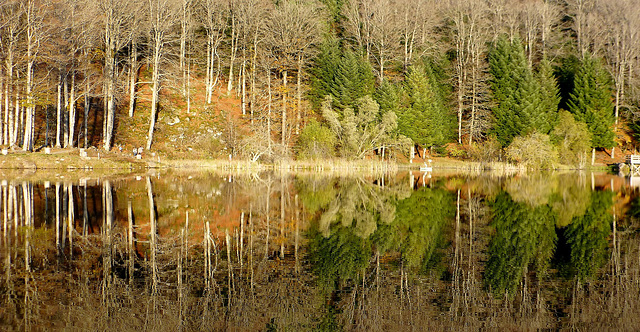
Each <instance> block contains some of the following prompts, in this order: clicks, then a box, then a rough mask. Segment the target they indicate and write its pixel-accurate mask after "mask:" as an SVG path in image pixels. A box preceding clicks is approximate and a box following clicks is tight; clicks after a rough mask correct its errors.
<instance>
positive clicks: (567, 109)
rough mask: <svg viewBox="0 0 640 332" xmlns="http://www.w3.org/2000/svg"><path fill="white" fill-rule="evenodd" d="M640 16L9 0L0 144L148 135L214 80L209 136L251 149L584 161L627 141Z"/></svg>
mask: <svg viewBox="0 0 640 332" xmlns="http://www.w3.org/2000/svg"><path fill="white" fill-rule="evenodd" d="M639 32H640V8H639V7H638V6H637V5H636V4H634V1H631V0H419V1H414V0H147V1H142V0H100V1H98V0H48V1H44V0H4V1H2V2H1V3H0V59H1V60H2V62H1V72H0V78H1V79H0V110H1V111H0V124H1V125H0V145H2V146H8V147H14V148H22V149H23V150H25V151H34V150H38V149H40V148H42V147H44V146H52V147H66V148H73V147H76V146H80V147H87V146H100V147H101V148H103V149H106V150H109V149H111V148H112V147H113V146H114V142H115V141H116V139H117V137H118V135H120V133H121V132H122V131H123V130H124V129H123V128H122V127H120V126H119V123H120V122H122V121H124V120H125V119H126V118H127V117H128V118H132V117H144V119H147V123H148V133H147V135H146V137H145V140H146V148H147V149H151V148H152V147H153V144H154V132H155V131H156V128H157V119H158V117H159V116H160V114H161V113H162V112H163V111H164V110H166V109H169V108H172V107H173V108H175V107H179V108H181V111H182V112H184V114H188V115H190V116H192V117H198V116H210V115H209V114H210V113H205V112H200V110H207V109H213V110H214V111H215V108H216V107H217V106H216V101H215V98H214V96H215V95H216V94H219V93H221V92H224V93H225V94H227V95H228V96H233V97H234V98H237V100H238V105H239V107H238V108H239V109H238V110H237V113H238V114H237V117H238V120H237V121H231V122H229V121H228V122H229V123H228V124H227V125H224V126H219V128H215V129H214V130H211V131H210V134H211V136H212V138H213V139H218V140H220V141H221V145H220V146H226V147H228V148H229V149H230V150H231V152H232V153H233V154H234V155H238V156H244V157H247V158H250V159H253V160H258V159H264V160H273V159H275V158H281V157H292V156H297V157H298V158H330V157H334V156H340V157H345V158H349V159H359V158H364V157H366V156H368V155H371V154H373V153H377V154H379V155H381V156H382V158H385V155H386V156H391V155H396V156H397V155H404V156H407V157H409V158H413V157H414V155H415V153H417V154H418V155H421V156H424V154H425V153H426V150H427V149H429V150H431V152H432V153H446V154H448V155H450V156H453V157H462V156H468V157H470V158H474V159H477V160H481V161H493V160H509V161H515V162H521V163H535V164H537V165H539V164H549V165H552V164H555V163H563V164H580V165H584V164H586V163H587V160H588V159H589V158H588V153H589V152H592V156H591V159H592V160H591V162H592V163H593V158H594V157H593V156H595V151H596V149H600V150H603V149H608V152H607V153H609V154H610V155H611V157H614V155H615V153H616V147H619V148H622V149H631V150H633V149H635V147H634V146H633V138H634V132H635V130H634V129H636V128H640V127H638V122H636V114H637V113H638V107H639V106H640V94H639V91H638V88H637V87H638V79H639V77H640V69H639V68H640V65H639V62H640V57H639V54H640V34H639ZM175 96H178V97H179V98H178V99H180V100H181V101H180V103H179V105H178V104H177V103H176V98H175ZM143 103H145V105H148V107H142V106H141V105H142V104H143ZM219 111H220V110H219ZM229 131H233V132H234V133H236V134H233V135H231V134H229ZM96 133H97V134H96ZM237 133H240V134H237ZM416 148H417V149H416Z"/></svg>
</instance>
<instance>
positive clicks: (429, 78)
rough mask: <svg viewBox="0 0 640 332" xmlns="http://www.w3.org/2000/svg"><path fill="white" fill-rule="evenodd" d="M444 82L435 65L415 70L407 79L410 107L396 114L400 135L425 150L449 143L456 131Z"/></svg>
mask: <svg viewBox="0 0 640 332" xmlns="http://www.w3.org/2000/svg"><path fill="white" fill-rule="evenodd" d="M440 82H441V80H440V79H439V78H438V73H437V72H436V70H434V64H433V63H432V62H429V61H425V62H424V64H422V65H418V66H415V67H412V68H411V69H410V70H409V73H408V75H407V77H406V79H405V93H406V95H407V99H408V106H407V107H406V108H404V109H397V110H396V112H397V114H398V130H399V132H400V134H402V135H405V136H407V137H409V138H411V139H412V140H413V142H414V143H416V144H418V145H421V146H423V147H431V146H436V145H442V144H444V143H446V142H447V141H448V140H449V139H450V137H451V136H452V134H453V131H454V126H455V119H454V115H453V114H452V113H451V112H450V110H449V109H448V108H447V107H446V89H445V88H443V87H442V86H441V85H442V84H441V83H440Z"/></svg>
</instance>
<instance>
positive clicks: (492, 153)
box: [469, 136, 502, 163]
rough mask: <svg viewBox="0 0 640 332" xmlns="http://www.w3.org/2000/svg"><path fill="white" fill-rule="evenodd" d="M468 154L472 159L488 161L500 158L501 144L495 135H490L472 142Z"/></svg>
mask: <svg viewBox="0 0 640 332" xmlns="http://www.w3.org/2000/svg"><path fill="white" fill-rule="evenodd" d="M469 156H470V157H471V159H473V160H474V161H479V162H483V163H490V162H494V161H500V159H502V145H500V142H498V139H496V137H495V136H490V137H489V138H488V139H487V140H486V141H484V142H479V143H473V144H471V146H470V147H469Z"/></svg>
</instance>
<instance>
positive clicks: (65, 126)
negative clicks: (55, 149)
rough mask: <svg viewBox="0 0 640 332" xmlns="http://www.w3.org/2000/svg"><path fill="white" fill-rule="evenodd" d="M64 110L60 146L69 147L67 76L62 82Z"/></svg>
mask: <svg viewBox="0 0 640 332" xmlns="http://www.w3.org/2000/svg"><path fill="white" fill-rule="evenodd" d="M63 93H64V108H65V110H64V111H63V112H62V124H63V125H62V146H63V147H65V148H66V147H68V146H69V104H70V103H69V74H68V73H67V75H65V77H64V82H63Z"/></svg>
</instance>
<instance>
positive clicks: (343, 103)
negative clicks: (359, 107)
mask: <svg viewBox="0 0 640 332" xmlns="http://www.w3.org/2000/svg"><path fill="white" fill-rule="evenodd" d="M374 92H375V77H374V75H373V70H372V69H371V65H370V64H369V63H368V62H367V61H365V60H364V59H362V58H361V57H359V56H358V55H356V54H354V53H353V52H352V51H350V50H346V51H344V52H343V51H342V50H341V48H340V46H339V43H338V41H337V40H327V41H325V43H324V44H323V45H322V46H321V51H320V54H319V55H318V57H317V58H316V61H315V69H314V70H313V71H312V78H311V91H310V93H309V98H310V99H311V102H312V103H313V106H314V108H316V109H318V108H320V107H321V105H322V101H324V99H325V97H326V96H328V95H330V96H331V97H332V98H333V101H334V106H335V107H337V109H338V110H339V111H340V112H341V111H342V110H343V109H344V108H347V107H352V108H353V107H355V106H356V101H357V100H358V99H360V98H362V97H364V96H367V95H369V96H371V95H373V93H374Z"/></svg>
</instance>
